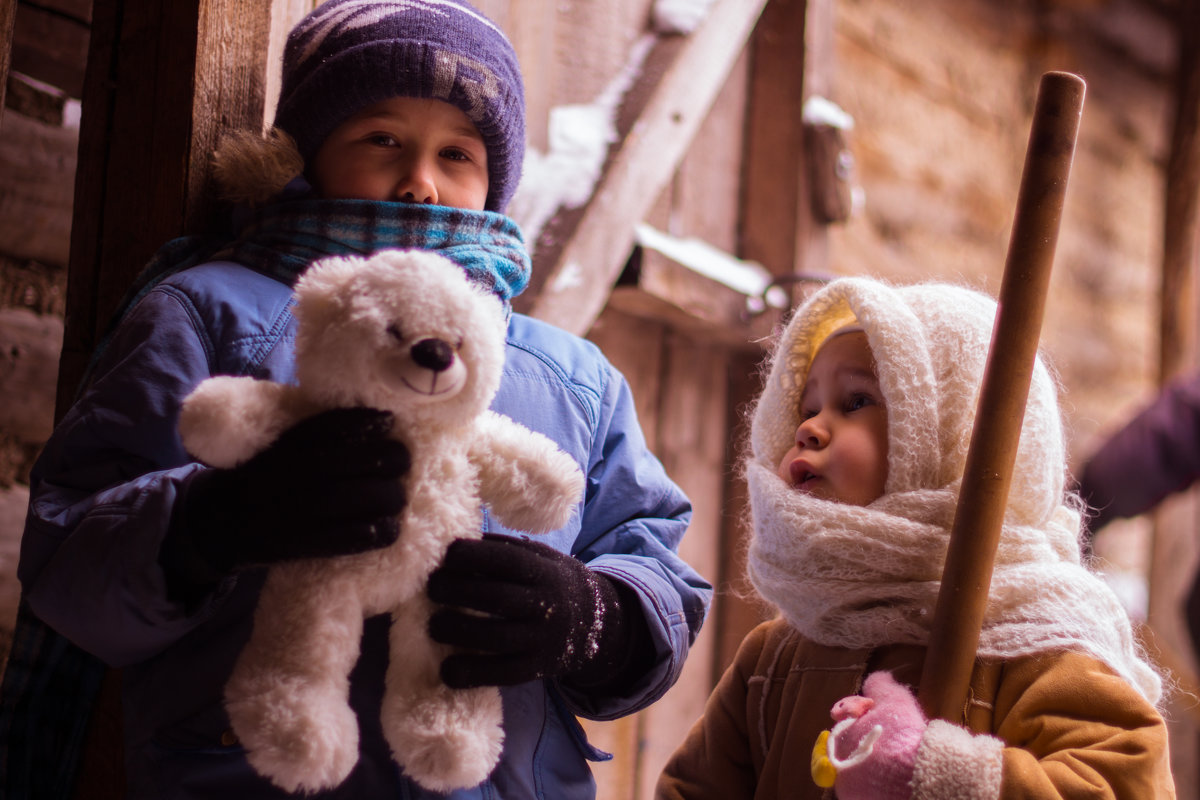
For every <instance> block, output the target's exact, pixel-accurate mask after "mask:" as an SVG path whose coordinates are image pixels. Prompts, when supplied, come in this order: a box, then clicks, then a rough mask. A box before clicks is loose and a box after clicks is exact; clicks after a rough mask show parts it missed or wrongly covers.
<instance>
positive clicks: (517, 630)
mask: <svg viewBox="0 0 1200 800" xmlns="http://www.w3.org/2000/svg"><path fill="white" fill-rule="evenodd" d="M427 591H428V594H429V598H430V599H431V600H433V601H434V602H435V603H441V604H444V607H443V608H441V609H439V610H438V611H436V612H435V613H434V614H433V616H432V617H431V619H430V622H429V634H430V636H431V637H432V638H433V639H434V641H437V642H441V643H442V644H446V645H450V646H452V647H454V648H456V649H457V650H458V652H456V653H454V654H453V655H450V656H448V657H447V658H446V659H445V660H444V661H443V662H442V667H441V675H442V680H443V681H445V683H446V685H447V686H450V687H453V688H467V687H471V686H507V685H512V684H517V683H525V682H526V681H532V680H536V679H538V678H547V677H561V678H563V679H565V680H567V681H568V682H570V683H571V684H572V685H575V686H579V687H589V686H597V685H601V684H610V683H612V684H616V683H617V682H618V681H619V680H620V679H621V678H622V677H623V675H624V674H626V673H627V672H629V671H630V670H631V669H632V667H634V666H637V665H639V664H641V662H642V660H643V659H645V658H647V657H648V656H649V655H650V645H649V632H648V631H647V630H646V623H645V620H644V619H643V617H642V612H641V607H640V604H639V603H638V601H637V599H636V598H635V597H633V596H632V594H631V593H628V590H626V589H624V588H623V587H621V584H619V583H617V582H616V581H613V580H611V579H609V578H608V577H606V576H605V575H603V574H601V573H599V572H594V571H592V570H590V569H588V567H587V566H586V565H585V564H583V563H582V562H580V561H579V560H578V559H575V558H573V557H571V556H569V555H566V554H564V553H560V552H558V551H557V550H555V549H553V548H551V547H548V546H546V545H544V544H539V543H537V542H530V541H526V540H524V539H514V538H510V537H507V536H495V535H490V534H489V535H486V536H485V537H484V538H483V539H475V540H470V539H459V540H457V541H455V542H453V543H452V544H451V545H450V547H449V549H448V550H447V552H446V557H445V559H444V560H443V562H442V565H441V566H440V567H439V568H438V569H437V570H435V571H434V572H433V573H432V574H431V575H430V576H429V585H428V590H427ZM623 595H624V596H623Z"/></svg>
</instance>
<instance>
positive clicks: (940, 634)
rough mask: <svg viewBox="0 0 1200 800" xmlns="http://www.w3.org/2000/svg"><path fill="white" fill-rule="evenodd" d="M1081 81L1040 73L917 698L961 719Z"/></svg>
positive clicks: (937, 712) (930, 711)
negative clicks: (986, 353) (977, 400)
mask: <svg viewBox="0 0 1200 800" xmlns="http://www.w3.org/2000/svg"><path fill="white" fill-rule="evenodd" d="M1084 88H1085V87H1084V82H1083V80H1082V79H1081V78H1079V77H1078V76H1076V75H1072V74H1070V73H1066V72H1047V73H1046V74H1045V75H1043V76H1042V80H1041V83H1040V85H1039V87H1038V96H1037V102H1036V104H1035V106H1034V111H1033V124H1032V127H1031V129H1030V132H1029V147H1028V149H1027V151H1026V154H1025V168H1024V171H1023V173H1022V175H1021V186H1020V189H1019V190H1018V194H1017V208H1016V214H1015V216H1014V218H1013V228H1012V236H1011V239H1010V241H1009V247H1008V258H1007V260H1006V261H1005V264H1004V277H1003V279H1002V281H1001V285H1000V298H999V306H998V308H997V311H996V322H995V327H994V329H993V331H992V342H991V345H990V347H989V350H988V361H987V367H986V368H985V370H984V375H983V384H982V386H981V387H980V395H979V405H978V407H977V409H976V416H975V427H974V430H973V431H972V432H971V444H970V449H969V450H968V451H967V463H966V468H965V472H964V474H963V482H962V491H961V492H960V494H959V499H958V506H957V509H956V511H955V515H954V525H953V527H952V528H951V532H950V545H949V549H948V550H947V553H946V566H945V569H944V571H943V573H942V583H941V589H940V591H939V592H938V599H937V606H936V608H935V610H934V615H933V626H932V630H931V632H930V639H929V651H928V653H927V654H926V658H925V668H924V671H923V673H922V675H921V685H920V688H919V691H918V698H919V700H920V702H921V706H922V707H923V708H924V709H925V713H926V714H927V715H929V716H930V717H931V718H932V717H940V718H942V719H945V720H947V721H950V722H960V721H961V720H962V717H963V710H964V708H965V706H966V700H967V692H968V689H969V685H970V680H971V672H972V669H973V667H974V663H975V651H976V648H977V647H978V645H979V632H980V629H981V627H982V625H983V617H984V611H985V610H986V608H987V599H988V589H989V587H990V586H991V579H992V567H993V564H994V563H995V559H996V548H997V545H998V544H999V542H1000V532H1001V529H1002V527H1003V523H1004V512H1005V508H1006V506H1007V504H1008V490H1009V486H1010V484H1011V483H1012V470H1013V464H1014V463H1015V462H1016V456H1017V445H1018V443H1019V441H1020V436H1021V424H1022V422H1023V420H1024V417H1025V403H1026V400H1027V399H1028V396H1029V383H1030V380H1031V378H1032V376H1033V364H1034V358H1035V357H1036V355H1037V346H1038V337H1039V335H1040V334H1041V327H1042V316H1043V311H1044V308H1045V301H1046V294H1047V291H1048V290H1049V285H1050V268H1051V266H1052V265H1053V263H1054V249H1055V245H1056V243H1057V241H1058V227H1059V221H1060V220H1061V218H1062V207H1063V200H1064V198H1065V196H1066V188H1067V178H1068V176H1069V175H1070V172H1071V161H1072V159H1073V158H1074V154H1075V137H1076V133H1077V132H1078V129H1079V116H1080V112H1081V111H1082V108H1083V95H1084Z"/></svg>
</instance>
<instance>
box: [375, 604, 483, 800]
mask: <svg viewBox="0 0 1200 800" xmlns="http://www.w3.org/2000/svg"><path fill="white" fill-rule="evenodd" d="M429 611H430V608H429V603H428V601H426V600H425V598H424V595H419V596H418V597H416V598H414V599H413V600H411V601H410V602H408V603H406V604H405V605H404V606H402V607H400V608H399V609H397V610H396V611H395V612H394V613H393V615H392V629H391V661H390V662H389V665H388V673H387V685H386V689H385V692H384V700H383V710H382V715H381V716H382V722H383V731H384V735H385V736H386V737H387V740H388V744H389V745H390V746H391V748H392V756H393V757H394V758H395V759H396V762H397V763H398V764H400V766H401V767H403V769H404V772H405V773H406V774H407V775H408V776H409V777H410V778H412V779H413V780H415V781H416V782H417V783H419V784H421V785H422V786H424V787H426V788H428V789H432V790H434V791H439V792H448V791H451V790H453V789H462V788H467V787H471V786H477V785H479V784H480V783H482V782H483V780H484V779H485V778H487V776H488V775H490V774H491V772H492V770H493V769H494V768H495V766H496V762H497V761H499V760H500V751H501V749H502V746H503V743H504V730H503V727H502V724H503V712H502V709H501V704H500V691H499V690H498V689H496V688H495V687H492V686H485V687H480V688H476V689H451V688H449V687H447V686H446V685H445V684H444V683H442V681H441V678H440V677H439V676H438V667H439V665H440V664H441V660H442V658H443V657H444V656H445V655H446V653H447V648H445V647H443V646H442V645H439V644H437V643H435V642H433V641H431V640H430V638H429V635H428V633H427V632H426V621H427V620H428V618H429Z"/></svg>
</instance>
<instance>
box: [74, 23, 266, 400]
mask: <svg viewBox="0 0 1200 800" xmlns="http://www.w3.org/2000/svg"><path fill="white" fill-rule="evenodd" d="M270 16H271V4H270V3H259V2H246V1H245V0H243V1H242V2H239V0H172V2H170V3H163V2H159V0H96V3H95V5H94V7H93V12H92V38H91V46H90V49H89V53H88V69H87V76H86V78H85V81H84V92H83V106H82V116H81V120H80V141H79V167H78V171H77V173H76V179H75V215H74V221H73V224H72V230H71V256H70V263H69V265H68V272H67V300H66V303H67V314H66V328H65V331H64V341H63V353H62V359H61V361H60V366H59V385H58V409H57V410H58V414H59V416H61V415H62V413H63V412H65V410H66V407H67V406H68V405H69V404H70V402H71V399H72V398H73V396H74V393H75V387H76V384H77V382H78V381H79V378H80V377H81V376H82V374H83V371H84V368H85V366H86V364H87V360H88V358H89V357H90V355H91V352H92V349H93V347H94V346H95V344H96V341H97V339H98V338H99V336H100V335H101V333H102V332H103V330H104V329H105V327H106V326H107V324H108V320H109V317H110V315H111V314H112V312H113V311H114V310H115V309H116V307H117V305H118V303H119V301H120V299H121V297H122V296H123V295H124V293H125V290H126V288H127V287H128V286H129V284H130V282H131V280H132V279H133V277H134V276H136V275H137V273H138V272H139V271H140V270H141V268H142V267H143V266H145V264H146V262H147V261H148V260H149V258H150V256H151V255H153V253H154V251H155V250H156V249H157V248H158V247H159V246H160V245H162V244H163V243H164V242H166V241H167V240H168V239H171V238H173V237H175V236H178V235H180V234H181V233H183V232H185V231H198V230H201V229H204V228H207V227H210V226H211V225H212V224H213V214H214V210H215V205H214V204H213V203H212V201H211V200H210V199H209V198H208V197H206V195H205V192H206V189H207V183H208V178H209V163H208V160H209V157H210V156H211V154H212V150H213V148H214V146H215V145H216V141H217V138H218V136H219V134H220V132H221V131H222V130H224V129H226V128H234V127H236V128H249V129H258V128H260V127H261V126H262V117H263V105H264V98H263V86H265V85H266V79H265V76H266V51H267V48H266V46H265V44H266V42H267V41H268V37H269V35H270Z"/></svg>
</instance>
